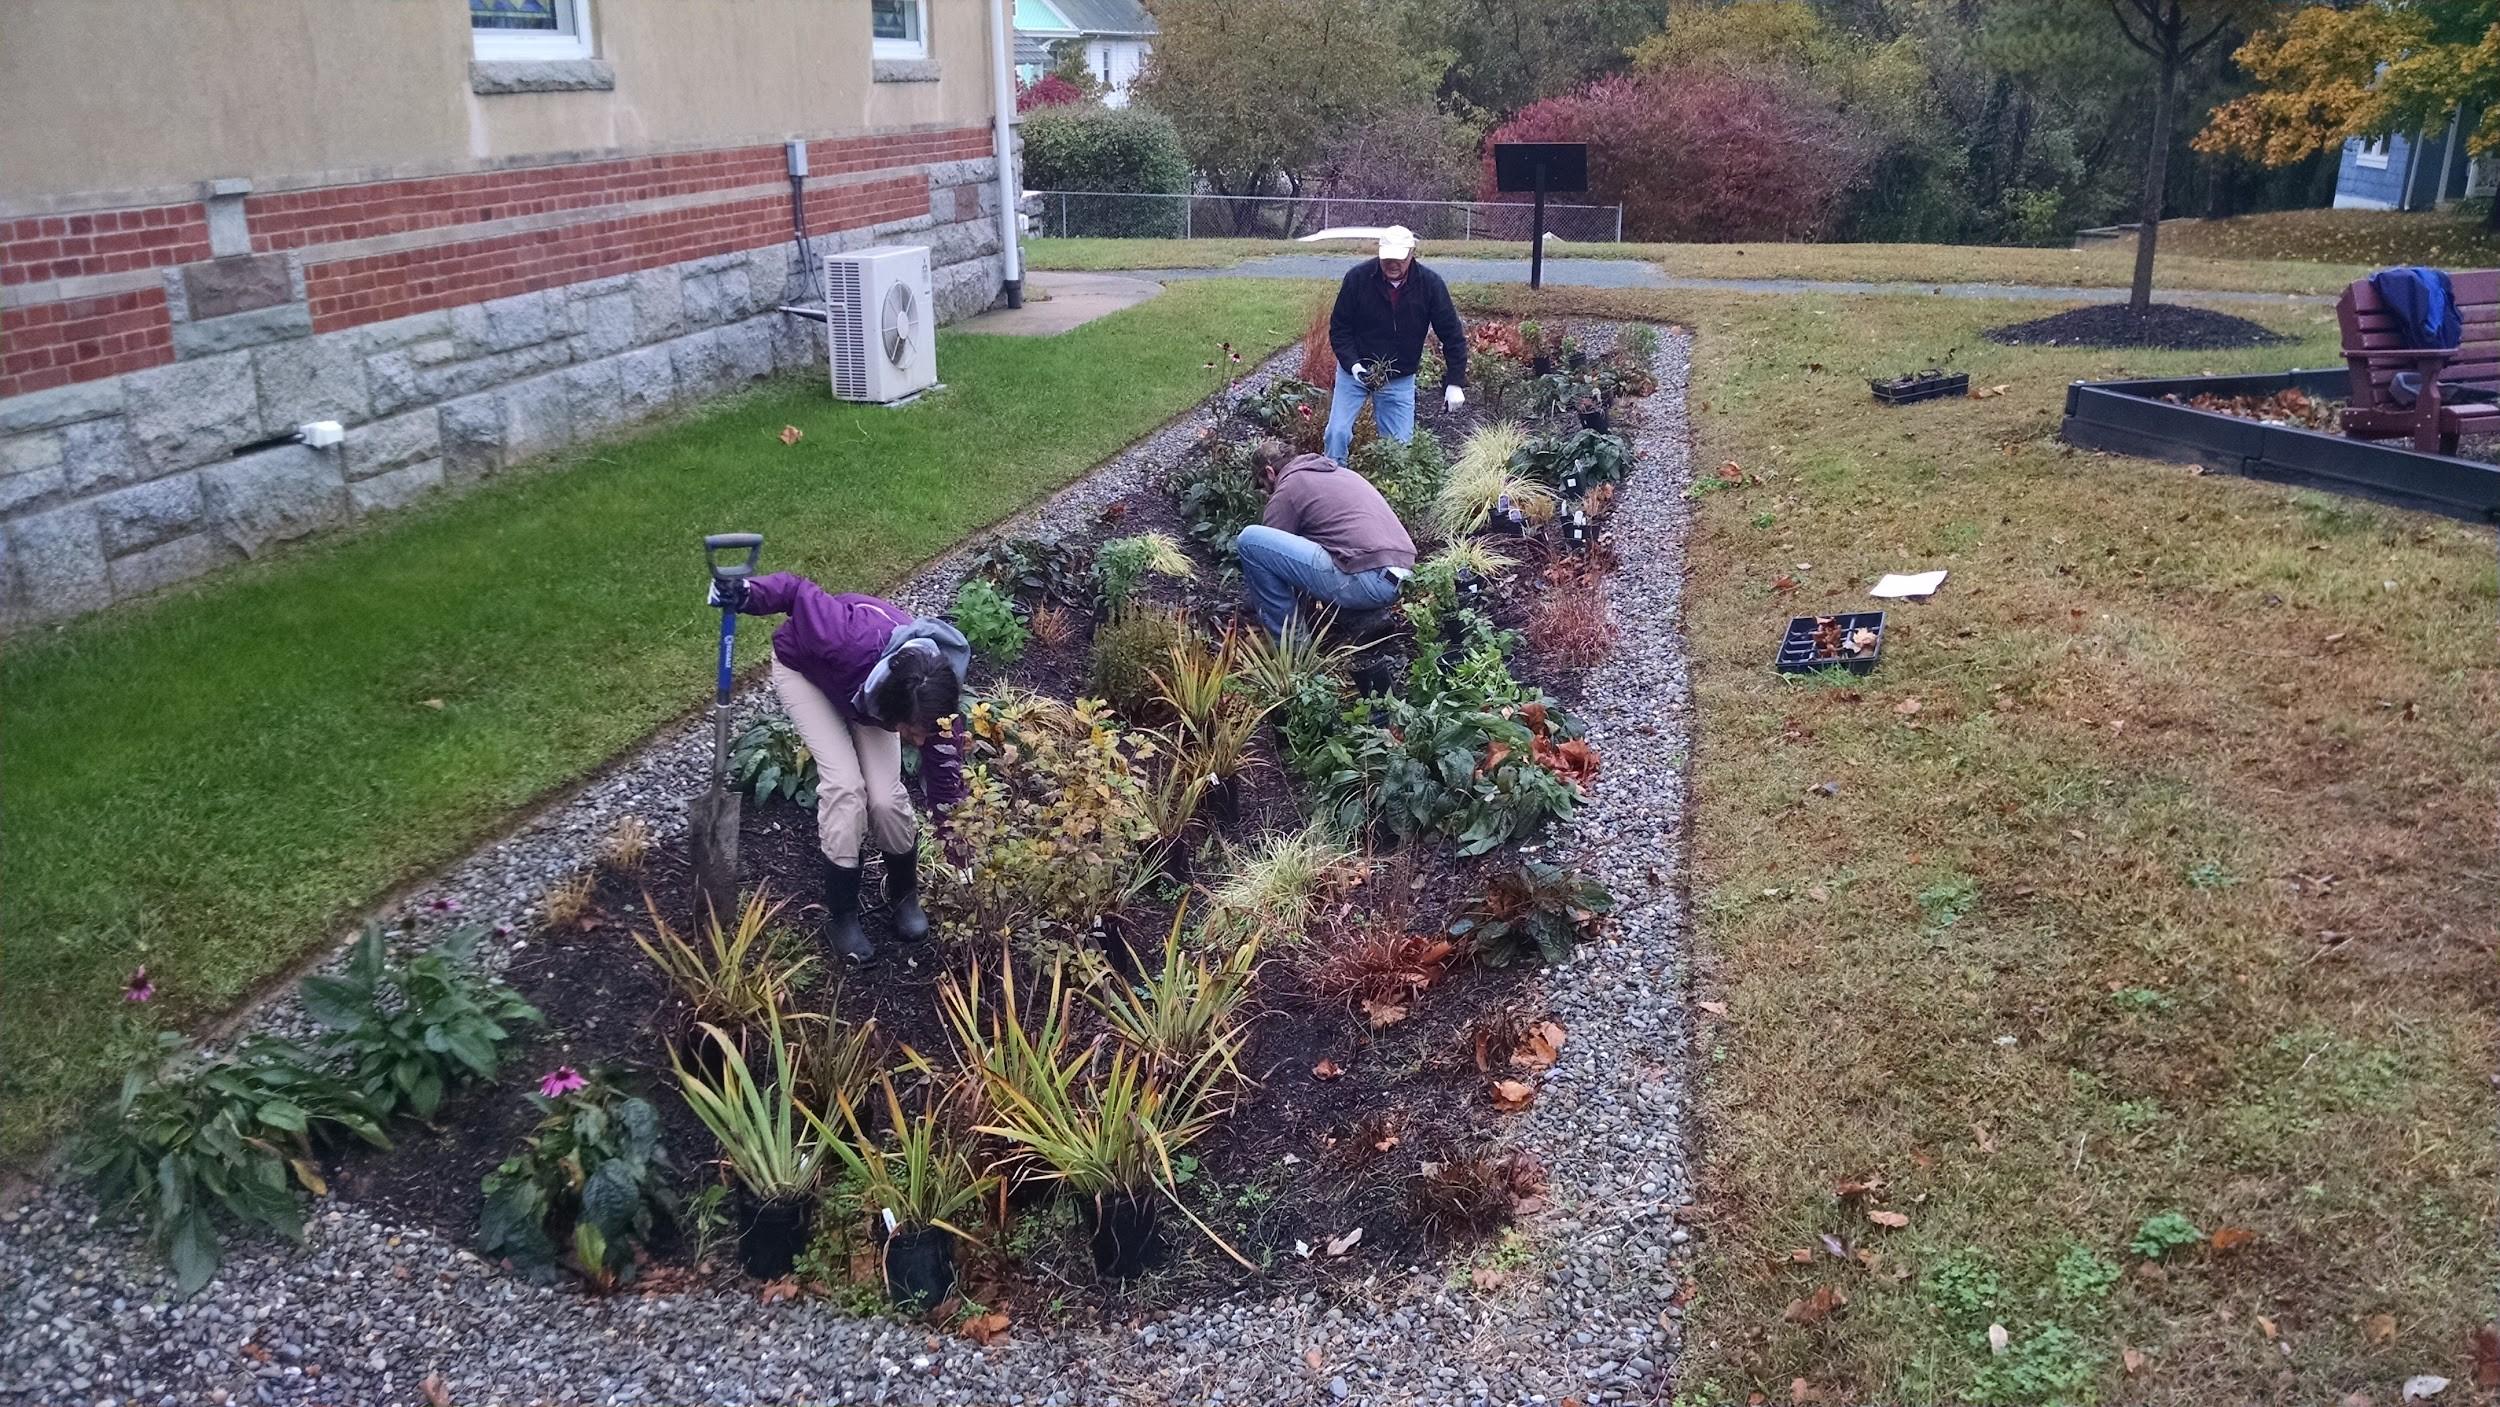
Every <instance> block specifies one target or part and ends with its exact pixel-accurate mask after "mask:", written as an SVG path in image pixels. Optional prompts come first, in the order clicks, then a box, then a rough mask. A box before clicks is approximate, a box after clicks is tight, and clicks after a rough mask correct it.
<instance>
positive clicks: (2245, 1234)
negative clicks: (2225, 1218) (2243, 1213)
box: [2213, 1226, 2257, 1251]
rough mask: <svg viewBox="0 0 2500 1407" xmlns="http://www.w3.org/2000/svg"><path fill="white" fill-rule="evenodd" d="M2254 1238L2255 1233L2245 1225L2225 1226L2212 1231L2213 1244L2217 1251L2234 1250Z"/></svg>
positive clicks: (2255, 1236) (2255, 1237)
mask: <svg viewBox="0 0 2500 1407" xmlns="http://www.w3.org/2000/svg"><path fill="white" fill-rule="evenodd" d="M2256 1239H2257V1233H2256V1232H2254V1231H2251V1230H2249V1229H2248V1228H2247V1227H2245V1226H2225V1227H2223V1228H2221V1229H2220V1230H2217V1231H2216V1232H2214V1236H2213V1244H2214V1249H2215V1250H2217V1251H2236V1250H2238V1249H2239V1248H2240V1247H2242V1246H2245V1245H2247V1244H2248V1243H2249V1242H2251V1241H2254V1240H2256Z"/></svg>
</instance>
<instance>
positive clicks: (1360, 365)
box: [1348, 362, 1372, 386]
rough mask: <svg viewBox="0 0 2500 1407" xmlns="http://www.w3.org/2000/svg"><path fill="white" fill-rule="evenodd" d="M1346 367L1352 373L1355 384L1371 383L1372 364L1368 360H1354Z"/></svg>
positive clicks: (1364, 384)
mask: <svg viewBox="0 0 2500 1407" xmlns="http://www.w3.org/2000/svg"><path fill="white" fill-rule="evenodd" d="M1348 369H1349V370H1351V371H1352V372H1353V373H1354V380H1355V384H1357V385H1361V386H1369V385H1370V384H1372V364H1371V363H1370V362H1356V363H1355V364H1354V365H1353V366H1352V367H1350V368H1348Z"/></svg>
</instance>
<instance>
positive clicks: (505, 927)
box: [495, 923, 512, 938]
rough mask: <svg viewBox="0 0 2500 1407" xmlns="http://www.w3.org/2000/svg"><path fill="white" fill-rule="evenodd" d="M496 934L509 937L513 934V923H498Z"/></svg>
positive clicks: (499, 936)
mask: <svg viewBox="0 0 2500 1407" xmlns="http://www.w3.org/2000/svg"><path fill="white" fill-rule="evenodd" d="M495 936H496V937H498V938H509V937H511V936H512V925H511V924H508V923H499V924H496V925H495Z"/></svg>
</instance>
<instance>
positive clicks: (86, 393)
mask: <svg viewBox="0 0 2500 1407" xmlns="http://www.w3.org/2000/svg"><path fill="white" fill-rule="evenodd" d="M990 143H991V136H990V132H989V130H988V129H987V128H986V127H980V128H954V129H946V130H935V131H910V132H894V133H881V134H874V135H866V136H844V137H826V138H818V139H812V140H810V141H809V143H808V154H809V166H810V176H809V183H808V188H807V192H806V200H805V204H804V218H805V221H806V231H807V235H808V242H809V245H810V251H811V255H812V256H813V257H817V258H821V257H822V256H823V255H826V254H829V253H833V252H837V251H839V250H843V249H849V248H857V247H861V246H864V245H867V244H872V243H914V244H926V245H928V246H929V248H930V251H931V254H930V258H931V264H932V273H933V276H934V283H935V289H934V291H935V294H936V298H937V303H938V310H939V315H940V317H941V319H944V320H951V319H952V318H954V317H959V316H962V315H964V314H966V313H969V312H973V311H977V310H978V309H979V308H981V307H983V306H986V305H987V304H988V303H989V302H990V301H991V299H992V298H993V297H994V296H995V295H996V293H997V290H998V284H999V259H998V235H997V209H998V207H997V190H996V185H995V181H994V177H995V174H996V166H995V163H994V162H993V161H992V160H990V158H989V153H990ZM802 267H803V265H802V263H801V261H800V260H799V259H798V258H797V257H795V254H794V243H793V232H792V229H791V211H790V197H789V190H788V183H787V176H786V169H785V166H784V156H783V151H782V148H781V147H779V146H778V145H774V146H744V147H734V148H722V149H718V150H712V151H699V152H672V153H663V154H653V155H648V156H630V157H612V158H603V159H599V160H594V161H578V162H564V163H550V164H544V165H537V166H527V167H518V168H510V169H499V170H488V171H468V172H455V173H446V174H439V175H426V176H414V177H398V178H392V179H375V180H370V181H362V182H344V183H338V184H332V185H325V186H319V187H313V188H307V189H300V190H272V191H251V190H238V189H232V188H231V187H228V186H225V185H220V186H219V187H215V188H204V193H203V198H202V199H201V200H200V201H197V202H192V203H188V204H164V205H152V206H147V207H141V208H134V209H123V210H102V211H88V212H81V213H75V214H60V215H52V214H46V215H35V216H26V217H19V218H11V219H6V220H0V622H12V623H13V622H18V621H24V620H27V619H35V618H42V617H47V616H55V615H60V614H67V613H74V612H76V611H78V610H84V609H92V608H94V607H96V606H99V605H102V604H105V603H106V602H109V601H112V600H117V599H124V598H127V597H130V596H134V595H137V594H140V593H143V592H146V591H150V590H154V589H156V588H158V587H161V586H163V585H166V584H168V583H170V582H175V581H181V580H185V579H188V578H191V577H195V576H198V575H201V574H202V573H205V572H209V571H213V570H215V569H216V568H217V567H218V566H220V565H222V564H223V563H226V562H228V561H232V560H235V559H237V558H240V557H244V556H249V555H252V554H254V553H256V552H258V551H260V550H261V549H262V548H263V547H264V546H265V545H267V544H269V543H272V542H278V541H284V540H287V539H289V538H293V537H299V536H302V535H304V534H306V533H310V532H315V531H320V530H324V529H328V528H334V527H338V526H342V525H346V524H351V523H353V522H356V521H358V520H360V519H362V518H365V517H368V516H370V515H372V514H376V513H381V512H385V511H388V510H390V509H393V508H396V507H399V506H401V505H403V504H406V503H409V502H413V501H415V500H416V499H418V498H420V497H423V496H425V495H427V494H430V493H433V492H437V491H440V490H443V489H449V488H458V487H460V486H463V485H466V484H469V483H472V482H475V481H476V480H478V479H481V478H484V477H486V476H488V475H492V474H495V473H499V472H501V471H502V470H503V469H504V468H506V467H508V466H510V465H512V464H515V463H518V462H521V461H523V460H526V459H528V458H531V457H533V456H536V455H541V454H545V453H547V452H550V451H553V450H558V449H562V448H563V447H565V446H566V445H568V444H571V443H574V442H576V441H579V440H582V439H585V438H590V437H593V436H596V435H600V434H604V433H607V432H610V431H612V430H614V429H616V428H617V427H619V426H622V425H625V424H628V423H630V422H632V421H634V420H636V419H639V418H641V417H644V416H648V415H651V414H655V413H657V412H659V411H661V410H664V409H666V408H668V407H669V406H671V405H674V404H678V403H682V402H684V401H687V400H690V399H695V398H698V397H702V396H706V395H711V394H716V393H718V392H720V391H724V390H728V389H731V388H734V387H735V386H737V385H739V384H741V383H742V382H745V381H749V380H752V379H754V378H757V377H761V376H767V375H771V374H773V373H775V372H777V371H781V370H788V369H792V368H795V367H799V366H805V365H816V366H821V365H822V358H823V341H822V335H821V330H820V329H818V328H817V326H816V325H815V324H813V323H808V322H803V321H800V320H797V319H793V318H790V317H787V316H786V315H782V314H779V313H777V312H775V311H774V309H775V308H777V307H778V306H779V305H780V304H782V303H784V302H788V301H792V300H794V299H806V300H810V301H812V300H813V299H814V298H815V297H816V296H818V295H817V292H816V291H815V290H812V289H809V288H807V287H804V286H803V285H804V284H805V283H806V282H807V280H805V279H804V278H802V277H801V271H802ZM312 419H336V420H339V421H340V422H341V423H342V424H343V425H345V426H346V427H347V439H346V442H345V443H344V444H343V445H341V446H340V447H338V448H336V449H333V450H329V451H322V452H316V451H313V450H310V449H306V448H304V447H302V446H299V445H291V444H290V445H281V446H278V447H276V448H259V449H255V448H253V446H256V445H264V444H266V443H267V442H268V441H270V440H272V439H274V438H276V437H281V436H284V435H286V434H288V432H290V431H291V430H292V429H293V428H294V427H295V426H296V425H298V424H300V423H302V422H304V421H306V420H312Z"/></svg>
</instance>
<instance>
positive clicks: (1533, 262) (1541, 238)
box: [1528, 161, 1545, 288]
mask: <svg viewBox="0 0 2500 1407" xmlns="http://www.w3.org/2000/svg"><path fill="white" fill-rule="evenodd" d="M1544 286H1545V163H1544V162H1542V161H1540V162H1538V163H1537V164H1536V218H1535V220H1534V222H1533V223H1532V224H1531V225H1530V226H1529V229H1528V287H1530V288H1543V287H1544Z"/></svg>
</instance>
